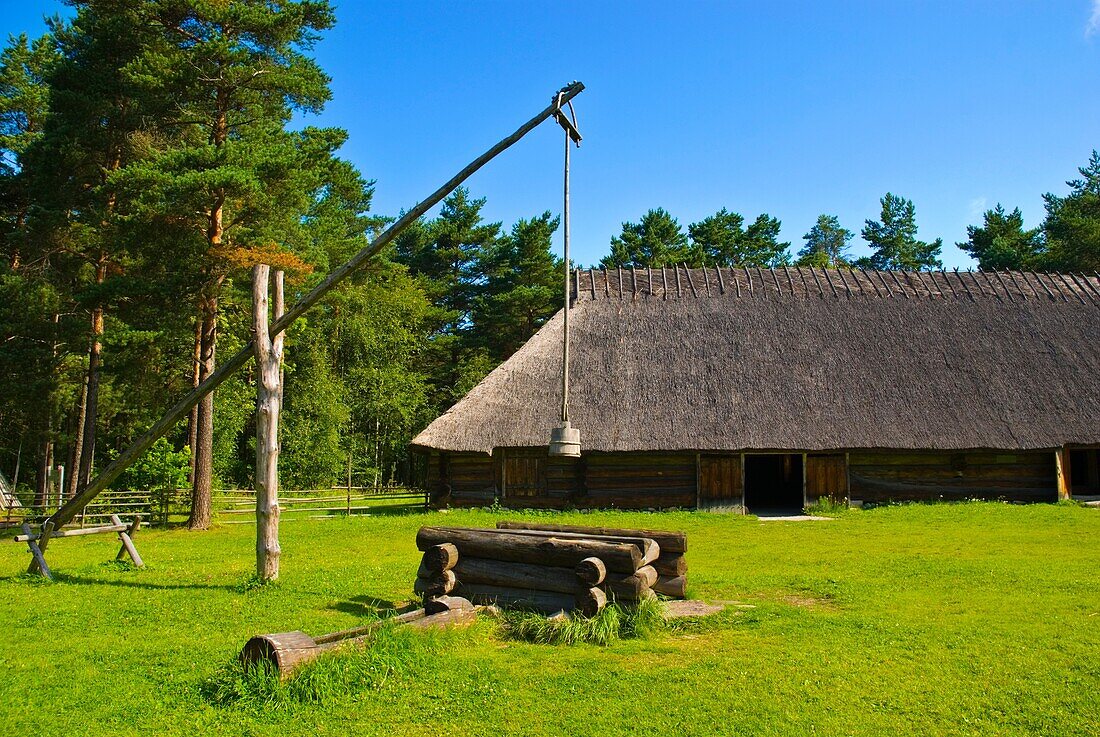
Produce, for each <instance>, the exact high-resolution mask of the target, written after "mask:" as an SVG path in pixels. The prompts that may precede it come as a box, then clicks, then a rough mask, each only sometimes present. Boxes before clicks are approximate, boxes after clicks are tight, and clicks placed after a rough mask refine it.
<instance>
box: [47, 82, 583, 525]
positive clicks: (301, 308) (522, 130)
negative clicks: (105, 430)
mask: <svg viewBox="0 0 1100 737" xmlns="http://www.w3.org/2000/svg"><path fill="white" fill-rule="evenodd" d="M583 90H584V85H583V84H581V83H580V82H573V83H572V84H569V85H567V86H565V87H563V88H562V89H561V91H560V93H558V94H555V95H554V102H552V103H551V104H550V105H548V106H547V107H546V108H544V109H543V110H542V112H540V113H539V114H537V115H536V116H535V117H533V118H531V119H530V120H528V121H527V122H526V123H524V124H523V125H521V126H520V127H519V128H518V129H516V130H515V131H514V132H513V133H512V134H511V135H509V136H508V137H506V138H504V139H503V140H501V141H499V142H498V143H496V144H495V145H493V146H492V147H491V148H490V149H489V150H488V151H486V152H485V153H483V154H482V155H481V156H479V157H477V158H476V159H474V160H473V161H472V162H470V163H469V164H468V165H467V166H466V167H465V168H463V169H462V171H460V172H458V173H457V174H455V175H454V176H453V177H451V178H450V179H449V180H447V182H446V183H445V184H444V185H443V186H442V187H440V188H439V189H437V190H436V191H435V192H433V193H432V194H431V195H429V196H428V197H427V198H425V199H424V200H422V201H421V202H419V203H418V204H416V205H415V206H413V207H412V208H410V209H409V210H408V211H407V212H406V213H405V214H404V215H402V216H401V217H400V218H398V219H397V221H396V222H394V224H393V225H391V226H390V227H389V228H387V229H386V230H385V231H384V232H383V233H382V234H381V235H379V236H378V237H377V238H375V239H374V240H373V241H371V243H370V244H369V245H368V246H366V247H364V248H363V249H362V250H361V251H359V252H358V253H356V254H355V255H354V256H352V257H351V258H350V259H349V260H348V261H347V262H346V263H344V264H343V265H341V266H339V267H337V268H336V269H334V270H333V271H332V272H331V273H330V274H329V275H328V276H327V277H325V278H324V279H323V280H322V281H321V283H319V284H318V285H317V286H315V287H314V288H313V289H312V290H310V291H309V292H308V293H307V294H306V295H305V296H303V297H302V298H301V299H300V300H298V302H296V303H295V304H294V306H293V307H292V308H291V309H290V310H289V311H288V312H287V313H286V314H285V315H283V316H282V318H280V319H279V320H276V321H275V323H274V324H273V325H272V326H271V330H270V332H271V333H272V334H273V335H277V334H279V333H281V332H283V331H284V330H286V329H287V327H288V326H289V325H290V324H291V323H293V322H294V321H295V320H297V319H298V318H299V317H301V316H302V315H303V314H305V312H306V311H307V310H309V308H311V307H313V305H314V304H316V303H317V302H318V301H319V300H320V299H321V298H322V297H324V296H325V295H326V294H327V293H328V292H329V291H330V290H331V289H332V288H333V287H334V286H336V285H337V284H339V283H340V282H342V281H344V279H346V278H347V277H348V276H350V275H351V274H353V273H355V272H356V271H358V270H359V269H360V268H361V267H362V266H363V265H364V264H365V263H366V262H367V261H369V260H370V259H371V258H373V257H374V256H375V255H376V254H377V253H378V252H379V251H381V250H382V249H383V248H385V247H386V246H387V245H388V244H389V243H390V242H391V241H392V240H393V239H394V238H395V237H396V236H397V234H398V233H400V232H401V231H403V230H404V229H405V228H407V227H408V226H409V225H411V224H412V223H414V222H416V220H417V219H419V218H420V216H422V215H424V214H425V213H426V212H428V210H430V209H432V208H433V207H435V206H436V205H437V204H439V203H440V202H441V201H442V200H443V198H444V197H446V196H447V195H449V194H450V193H451V192H453V191H454V190H455V189H456V188H457V187H458V186H459V185H460V184H462V183H463V182H464V181H466V180H467V179H469V178H470V176H472V175H473V174H474V172H476V171H477V170H478V169H480V168H481V167H483V166H485V165H486V164H487V163H489V162H490V161H491V160H492V159H494V158H496V156H497V155H499V154H501V153H502V152H504V151H505V150H507V149H508V148H510V147H511V146H512V145H513V144H515V143H516V142H517V141H519V140H520V139H521V138H523V137H524V136H526V135H527V134H528V133H530V132H531V131H532V130H534V129H535V128H536V127H538V125H539V124H540V123H542V122H543V121H544V120H546V119H547V118H549V117H551V116H552V115H554V113H555V112H556V111H557V110H558V109H560V106H561V105H564V104H565V103H567V102H569V101H570V100H572V99H573V98H574V97H576V96H577V95H579V94H580V93H581V92H582V91H583ZM253 350H254V347H253V346H252V345H251V344H249V345H246V346H244V347H243V348H241V350H240V351H238V352H237V354H236V355H234V356H232V357H230V358H229V360H227V361H226V362H225V363H223V364H222V365H221V366H219V367H218V368H217V369H215V371H214V373H212V374H210V376H209V377H207V378H206V379H205V380H204V381H203V382H202V383H201V384H199V385H198V386H197V387H195V388H194V389H192V390H191V392H190V393H189V394H188V395H187V396H185V397H184V398H183V399H181V400H179V401H178V402H176V404H175V405H174V406H173V407H172V408H171V409H169V410H168V412H167V413H166V414H165V415H164V416H163V417H162V418H161V419H160V420H158V421H157V422H156V424H154V425H153V426H152V427H151V428H149V430H147V431H146V432H145V434H144V435H142V436H140V437H139V438H138V439H137V440H135V441H134V442H133V444H132V445H130V447H128V448H126V450H124V451H122V453H120V454H119V456H118V458H116V459H115V460H114V461H112V462H111V464H110V465H109V466H107V468H105V469H104V470H103V472H102V473H100V474H99V476H97V477H96V478H95V479H94V480H93V481H92V482H91V483H90V484H88V485H87V486H86V487H84V489H83V490H81V491H79V492H77V494H76V496H74V497H73V498H72V499H70V500H69V501H67V502H66V503H65V504H64V505H63V506H62V507H61V508H60V509H58V510H57V511H56V512H54V513H53V515H51V516H50V518H49V519H48V520H47V524H48V525H49V527H50V530H53V529H55V528H57V527H63V526H64V525H65V524H66V523H68V522H69V521H70V520H71V519H73V517H75V516H76V515H77V513H79V512H80V510H82V509H84V506H85V505H86V504H87V503H88V502H90V501H91V500H92V499H94V498H95V497H96V496H98V495H99V494H100V492H102V491H103V490H104V489H106V488H107V487H108V486H110V485H111V483H112V482H113V481H114V480H115V479H117V478H118V477H119V476H121V475H122V472H123V471H125V470H126V469H127V468H129V466H130V465H131V464H132V463H133V462H134V461H136V460H137V459H138V458H139V457H140V456H141V454H142V453H144V452H145V451H146V450H148V449H149V448H150V447H151V446H152V445H153V443H155V442H156V441H157V440H159V439H160V438H162V437H164V436H165V435H167V434H168V433H169V432H170V431H171V430H172V428H173V427H175V426H176V423H177V422H179V421H180V420H181V419H183V418H184V417H185V416H187V414H188V413H189V412H190V411H191V409H192V407H195V406H196V405H197V404H198V403H199V402H200V401H201V400H202V398H203V397H205V396H206V395H207V394H209V393H210V392H212V391H214V390H215V389H216V388H217V387H218V386H219V385H220V384H222V383H223V382H224V381H225V380H226V379H228V378H229V377H230V376H232V375H233V374H235V373H236V372H237V371H238V370H239V369H240V368H241V367H243V366H244V365H245V364H246V363H248V361H249V360H251V358H252V353H253ZM47 539H48V538H47Z"/></svg>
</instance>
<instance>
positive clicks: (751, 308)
mask: <svg viewBox="0 0 1100 737" xmlns="http://www.w3.org/2000/svg"><path fill="white" fill-rule="evenodd" d="M573 284H574V306H573V308H572V310H571V311H570V331H571V336H572V340H571V352H572V357H571V361H570V373H571V385H570V419H571V420H572V423H573V426H574V427H577V428H579V429H580V432H581V446H582V448H583V449H585V450H591V451H643V450H715V451H719V450H720V451H736V450H781V449H800V450H810V451H817V450H840V449H855V448H861V449H873V448H892V449H939V450H948V449H951V450H954V449H960V450H961V449H1004V450H1010V449H1038V448H1055V447H1060V446H1062V445H1063V444H1066V443H1100V276H1098V275H1095V274H1094V275H1092V276H1082V275H1079V274H1076V275H1070V274H1036V273H1021V272H1002V273H982V272H977V273H974V272H961V273H960V272H931V273H930V272H923V273H915V272H908V273H907V272H872V271H869V272H863V271H859V270H850V269H840V270H837V269H828V270H826V269H820V268H819V269H794V268H792V269H776V270H769V269H747V270H745V269H715V268H710V269H685V268H682V267H681V268H678V269H673V268H668V269H654V270H648V269H645V270H643V269H638V270H633V269H623V270H621V271H612V272H608V273H604V272H602V271H599V270H592V271H580V272H577V273H576V274H575V277H574V281H573ZM561 331H562V313H561V312H559V313H558V314H557V315H555V316H554V318H553V319H552V320H550V322H548V323H547V324H546V325H545V326H544V327H543V328H542V329H541V330H540V331H539V332H538V333H537V334H536V335H535V336H534V337H533V338H531V340H530V341H528V343H527V344H526V345H524V346H523V348H521V349H520V350H519V351H518V352H517V353H516V354H515V355H514V356H512V357H511V358H510V359H508V360H507V361H505V362H504V363H503V364H502V365H500V366H499V367H498V368H497V369H496V370H494V371H493V372H492V373H490V374H489V375H488V376H487V377H486V378H485V380H484V381H482V382H481V383H480V384H479V385H478V386H477V387H475V388H474V389H473V390H472V391H471V392H470V393H469V394H468V395H467V396H466V397H465V398H464V399H462V400H461V401H459V402H458V403H457V404H456V405H455V406H454V407H452V408H451V409H450V410H449V411H447V412H446V413H445V414H444V415H443V416H442V417H440V418H438V419H437V420H435V422H433V423H432V424H431V425H429V426H428V427H427V429H425V430H424V431H423V432H422V433H420V434H419V435H418V436H417V437H416V438H415V439H414V440H413V445H414V446H418V447H421V448H434V449H439V450H450V451H476V452H483V453H489V452H492V450H493V449H494V448H499V447H521V446H544V445H546V444H547V442H548V440H549V437H550V429H551V428H552V427H554V426H555V425H556V424H557V420H558V415H559V405H560V401H561V399H560V397H561V394H560V381H561V379H560V376H561V373H560V372H561V337H562V336H561Z"/></svg>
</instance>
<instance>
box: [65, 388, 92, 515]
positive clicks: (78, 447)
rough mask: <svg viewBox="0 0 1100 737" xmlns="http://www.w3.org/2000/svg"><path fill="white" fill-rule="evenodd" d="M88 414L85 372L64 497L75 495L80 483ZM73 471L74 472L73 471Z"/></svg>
mask: <svg viewBox="0 0 1100 737" xmlns="http://www.w3.org/2000/svg"><path fill="white" fill-rule="evenodd" d="M87 416H88V376H87V375H86V374H85V376H84V381H83V382H82V384H81V387H80V400H79V401H78V403H77V406H76V423H75V426H74V428H73V449H72V454H71V455H70V456H69V471H70V472H69V483H68V484H67V488H66V489H65V498H66V499H72V498H73V497H74V496H76V490H77V487H78V486H79V485H80V472H79V470H78V469H79V468H80V459H81V458H82V457H83V456H82V451H83V448H84V422H85V421H86V420H85V418H87ZM74 471H75V473H74Z"/></svg>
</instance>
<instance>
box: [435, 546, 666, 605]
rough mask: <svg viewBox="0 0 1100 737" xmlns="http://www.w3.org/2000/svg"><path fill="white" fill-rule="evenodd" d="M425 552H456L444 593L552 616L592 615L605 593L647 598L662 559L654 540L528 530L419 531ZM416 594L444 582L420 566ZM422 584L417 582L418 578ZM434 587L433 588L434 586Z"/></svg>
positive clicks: (444, 580) (605, 596) (622, 597)
mask: <svg viewBox="0 0 1100 737" xmlns="http://www.w3.org/2000/svg"><path fill="white" fill-rule="evenodd" d="M416 544H417V548H418V549H420V550H422V551H424V552H425V559H426V558H427V553H428V551H430V550H433V549H435V548H436V547H437V546H441V545H451V546H453V547H454V548H455V550H456V551H457V560H456V562H455V564H454V565H453V566H452V567H451V568H449V569H446V570H447V571H448V572H450V573H452V574H453V575H454V579H455V583H454V585H453V587H452V588H451V589H450V591H449V592H448V593H451V592H453V593H454V594H456V595H459V596H463V597H465V598H468V599H469V600H470V601H472V602H475V603H482V604H497V605H500V606H504V607H512V608H524V609H532V610H535V611H540V612H544V613H547V614H554V613H557V612H561V611H565V612H571V611H577V612H580V613H582V614H585V615H587V616H591V615H593V614H596V613H597V612H599V611H600V610H601V609H603V607H604V606H606V604H607V599H608V592H611V594H612V595H613V596H616V598H620V599H623V600H638V599H640V598H645V597H646V596H647V595H649V596H652V595H653V594H652V590H651V585H652V583H653V581H655V580H656V577H657V573H656V571H655V570H654V569H653V567H652V566H651V565H650V563H651V562H652V561H654V560H656V559H657V557H658V556H659V555H660V549H659V547H658V546H657V544H656V543H655V542H653V541H652V540H646V539H642V538H630V537H621V538H607V539H601V540H594V539H591V538H588V537H585V536H583V535H573V534H560V535H549V534H544V533H541V532H538V531H530V530H525V531H521V532H517V533H514V534H513V533H512V532H510V531H504V530H496V529H473V528H454V527H424V528H421V529H420V531H419V533H417V536H416ZM421 571H422V573H426V574H428V575H421V576H418V584H417V588H418V590H419V591H423V592H424V593H425V594H426V593H427V592H428V591H429V588H431V591H432V592H434V591H435V590H436V589H437V588H438V587H440V586H443V585H445V584H446V582H447V579H446V577H445V576H441V574H434V573H432V571H431V570H430V568H429V567H428V566H427V562H426V560H425V562H424V563H422V564H421ZM422 579H424V580H423V582H421V580H422ZM433 586H434V587H436V588H432V587H433Z"/></svg>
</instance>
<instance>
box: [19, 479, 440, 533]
mask: <svg viewBox="0 0 1100 737" xmlns="http://www.w3.org/2000/svg"><path fill="white" fill-rule="evenodd" d="M213 497H214V498H213V505H214V515H215V518H217V519H219V521H221V522H224V523H226V524H242V523H247V524H252V523H253V522H254V520H255V515H256V493H255V492H254V491H253V490H251V489H215V490H214V493H213ZM427 502H428V499H427V495H426V493H425V492H424V491H421V490H419V489H408V488H405V487H379V488H375V487H362V488H361V487H352V488H350V489H349V488H347V487H337V488H334V489H307V490H302V491H286V492H284V494H283V496H282V497H281V498H280V499H279V507H280V509H281V510H282V517H283V519H292V520H293V519H304V518H310V519H316V518H324V517H334V516H343V515H352V514H364V513H372V512H375V513H377V512H389V511H402V510H405V509H415V508H423V507H424V506H425V505H426V504H427ZM56 509H57V504H56V503H53V504H39V505H36V504H33V503H30V501H29V500H27V501H26V502H24V503H23V504H21V505H19V506H15V507H12V508H4V509H0V529H2V528H8V527H18V526H19V525H21V524H22V523H23V522H24V521H27V522H34V521H38V520H42V519H45V517H46V516H47V515H49V514H51V513H53V512H54V511H55V510H56ZM190 513H191V493H190V490H188V489H154V490H119V491H115V490H108V491H105V492H103V493H102V494H100V495H99V496H98V497H96V498H95V500H94V501H92V502H91V503H90V504H88V506H87V507H85V508H84V511H83V513H81V514H80V515H78V516H77V518H76V519H74V520H73V524H72V526H73V527H77V526H79V527H95V526H97V525H103V524H109V523H110V518H111V515H113V514H117V515H118V516H119V517H121V518H123V519H130V518H132V517H133V516H134V515H141V519H142V524H143V525H148V526H154V527H166V526H169V525H175V524H182V523H184V522H186V521H187V517H188V516H189V515H190ZM303 515H305V516H303Z"/></svg>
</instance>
